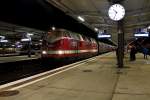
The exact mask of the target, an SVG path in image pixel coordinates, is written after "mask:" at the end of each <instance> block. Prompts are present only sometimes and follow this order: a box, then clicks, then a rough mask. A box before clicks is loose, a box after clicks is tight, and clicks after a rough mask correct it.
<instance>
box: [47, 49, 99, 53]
mask: <svg viewBox="0 0 150 100" xmlns="http://www.w3.org/2000/svg"><path fill="white" fill-rule="evenodd" d="M97 51H98V50H97V49H92V50H57V51H54V50H51V51H47V53H48V54H74V53H86V52H97Z"/></svg>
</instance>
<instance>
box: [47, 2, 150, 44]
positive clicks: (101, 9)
mask: <svg viewBox="0 0 150 100" xmlns="http://www.w3.org/2000/svg"><path fill="white" fill-rule="evenodd" d="M46 1H47V2H49V3H50V4H53V5H55V6H56V7H57V8H59V9H61V10H62V11H64V12H65V13H66V14H67V15H70V16H72V17H73V18H75V19H77V16H82V17H83V18H84V19H85V23H84V24H85V25H86V26H88V27H90V28H91V29H93V30H94V28H98V29H100V30H107V31H108V33H110V34H112V40H113V41H115V42H116V43H117V23H116V22H114V21H112V20H110V18H109V17H108V9H109V7H110V5H112V4H113V3H119V2H121V4H122V5H123V6H124V7H125V9H126V15H125V18H124V29H125V41H126V42H130V41H131V40H133V39H134V37H133V33H134V29H137V28H144V27H147V26H148V25H150V0H46Z"/></svg>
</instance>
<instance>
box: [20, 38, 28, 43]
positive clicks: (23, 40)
mask: <svg viewBox="0 0 150 100" xmlns="http://www.w3.org/2000/svg"><path fill="white" fill-rule="evenodd" d="M21 41H22V42H25V41H30V39H28V38H25V39H21Z"/></svg>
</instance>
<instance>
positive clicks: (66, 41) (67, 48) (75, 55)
mask: <svg viewBox="0 0 150 100" xmlns="http://www.w3.org/2000/svg"><path fill="white" fill-rule="evenodd" d="M111 49H112V46H110V45H106V44H104V43H101V42H97V41H96V40H95V39H93V38H89V37H86V36H84V35H80V34H77V33H74V32H70V31H68V30H64V29H57V30H55V31H49V32H48V33H47V34H46V36H45V37H44V39H43V45H42V58H43V59H45V58H46V59H47V58H52V59H55V60H56V59H57V60H77V59H83V58H88V57H92V56H95V55H98V54H99V53H103V52H108V51H110V50H111Z"/></svg>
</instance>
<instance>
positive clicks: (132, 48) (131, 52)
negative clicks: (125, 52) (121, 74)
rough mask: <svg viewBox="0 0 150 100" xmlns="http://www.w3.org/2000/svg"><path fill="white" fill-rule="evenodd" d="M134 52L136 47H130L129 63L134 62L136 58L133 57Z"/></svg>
mask: <svg viewBox="0 0 150 100" xmlns="http://www.w3.org/2000/svg"><path fill="white" fill-rule="evenodd" d="M136 52H137V50H136V47H135V46H132V47H131V51H130V61H134V60H136V56H135V54H136Z"/></svg>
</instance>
